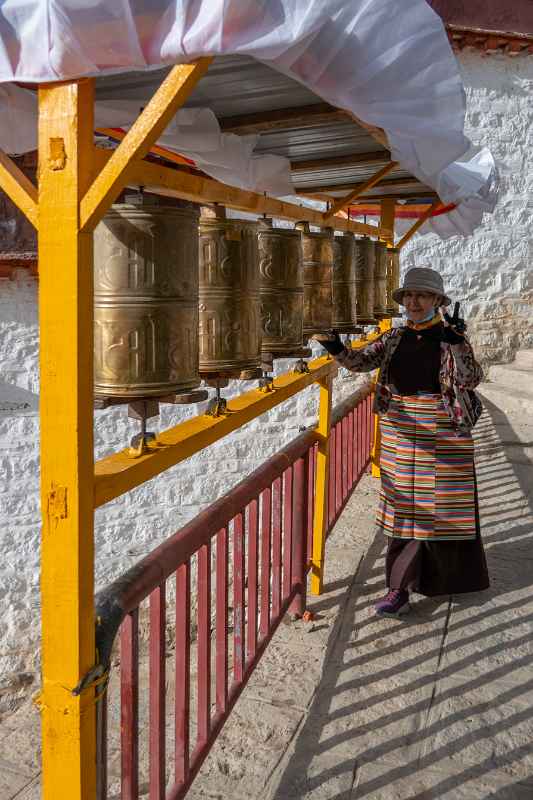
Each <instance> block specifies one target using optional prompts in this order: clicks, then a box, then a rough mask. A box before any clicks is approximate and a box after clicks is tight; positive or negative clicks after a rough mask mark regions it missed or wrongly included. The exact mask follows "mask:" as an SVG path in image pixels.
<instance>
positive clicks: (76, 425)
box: [0, 59, 394, 800]
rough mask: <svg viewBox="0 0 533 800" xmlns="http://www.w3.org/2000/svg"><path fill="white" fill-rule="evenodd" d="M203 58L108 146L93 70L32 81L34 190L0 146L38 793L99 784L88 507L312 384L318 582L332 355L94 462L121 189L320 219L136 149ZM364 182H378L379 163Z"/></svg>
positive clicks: (203, 64)
mask: <svg viewBox="0 0 533 800" xmlns="http://www.w3.org/2000/svg"><path fill="white" fill-rule="evenodd" d="M209 63H210V59H201V60H200V61H198V62H195V63H193V64H188V65H179V66H177V67H174V68H173V69H172V70H171V72H170V73H169V75H168V76H167V78H166V79H165V81H164V82H163V83H162V85H161V87H160V89H159V90H158V91H157V92H156V94H155V95H154V97H153V98H152V100H151V101H150V103H149V104H148V105H147V106H146V108H145V109H144V111H143V112H142V113H141V114H140V116H139V118H138V120H137V121H136V122H135V124H134V125H133V126H132V128H131V129H130V130H129V132H128V133H127V134H126V135H125V136H124V138H123V140H122V141H121V143H120V144H119V146H118V147H117V149H116V150H115V151H114V152H113V153H109V152H108V151H104V150H100V149H99V148H97V147H95V146H94V144H93V131H94V125H93V114H94V80H93V79H83V80H78V81H68V82H60V83H56V84H48V85H42V86H40V87H39V94H38V98H39V121H38V128H39V187H38V189H37V188H36V187H35V186H34V185H33V184H32V183H31V181H29V180H28V178H26V176H25V175H24V174H23V173H22V171H21V170H20V169H19V168H18V167H17V166H16V165H15V163H14V162H13V161H12V160H11V159H10V158H9V157H8V156H7V155H6V154H5V153H2V152H0V188H1V189H3V190H4V191H5V192H6V194H7V195H8V196H9V197H10V198H11V200H12V201H13V202H14V203H15V204H16V205H17V206H18V207H19V208H20V210H21V211H23V213H25V214H26V216H27V217H28V219H29V220H30V222H32V224H33V225H34V226H35V227H36V228H37V229H38V232H39V272H40V291H39V311H40V369H41V407H40V421H41V502H42V518H43V530H42V570H41V585H42V643H43V649H42V673H43V686H42V694H41V697H40V699H39V705H40V708H41V711H42V736H43V748H42V749H43V799H44V800H57V798H58V797H68V798H69V800H94V797H95V792H96V759H95V701H96V698H95V688H94V686H88V687H87V688H85V689H84V691H82V692H81V694H76V693H74V689H75V687H76V686H77V685H78V684H79V683H80V680H81V679H82V678H83V677H84V676H85V675H86V674H87V673H88V671H89V670H90V668H91V667H92V666H93V665H94V661H95V657H96V654H95V640H94V509H95V508H96V507H97V506H99V505H101V504H103V503H106V502H108V501H109V500H111V499H113V498H115V497H117V496H119V495H120V494H123V493H124V492H127V491H129V490H131V489H132V488H134V487H135V486H138V485H139V484H140V483H142V482H143V481H146V480H149V479H150V478H152V477H154V476H155V475H157V474H159V473H161V472H162V471H164V470H165V469H168V468H169V467H170V466H172V465H174V464H177V463H179V462H180V461H182V460H183V459H185V458H187V457H189V456H190V455H192V453H195V452H198V451H199V450H200V449H202V448H204V447H206V446H207V445H209V444H211V443H212V442H215V441H217V440H218V439H220V438H221V437H223V436H225V435H227V434H228V433H230V432H231V431H233V430H235V429H237V428H239V427H240V426H242V425H243V424H245V423H246V422H248V421H250V420H251V419H253V418H255V417H257V416H259V415H260V414H262V413H264V412H265V411H267V410H269V409H270V408H273V407H274V406H276V405H278V404H279V403H282V402H284V401H285V400H287V399H288V398H289V397H291V396H293V395H295V394H297V393H298V392H300V391H302V390H303V389H304V388H306V387H307V386H310V385H312V384H315V383H318V385H319V386H320V400H319V421H318V432H319V434H320V437H321V438H320V442H319V448H318V457H317V485H316V505H315V519H314V542H313V553H312V577H311V590H312V591H313V592H315V593H320V592H321V591H322V588H323V561H324V541H325V530H326V515H327V481H328V456H329V454H328V435H329V430H330V424H331V389H332V379H333V377H334V375H335V374H336V370H337V367H336V364H335V362H334V361H333V360H332V359H331V358H329V357H327V356H325V357H323V358H319V359H315V360H314V361H312V362H310V364H309V373H306V374H287V375H283V376H278V377H276V379H275V389H274V391H272V392H266V393H265V392H262V391H261V390H259V389H254V390H252V391H250V392H246V393H245V394H243V395H241V396H239V397H237V398H234V399H232V400H231V401H230V402H229V404H228V408H229V412H230V413H228V414H225V415H223V416H221V417H218V418H214V417H207V416H205V415H200V416H198V417H195V418H194V419H191V420H188V421H186V422H184V423H182V424H181V425H177V426H175V427H174V428H172V429H170V430H168V431H164V432H162V433H160V434H159V437H158V441H157V444H156V446H155V447H154V449H153V450H152V451H150V452H149V453H147V454H145V455H142V456H140V457H139V458H138V459H131V458H130V457H129V456H127V455H126V454H125V452H124V451H121V452H119V453H116V454H114V455H111V456H109V457H107V458H105V459H102V460H100V461H99V462H97V463H96V464H95V463H94V455H93V365H92V362H93V277H92V276H93V269H92V246H93V244H92V232H93V229H94V227H95V226H96V224H97V223H98V221H99V220H100V219H101V217H102V216H103V214H104V213H105V211H106V209H107V208H108V207H109V206H110V204H111V203H112V202H113V201H114V199H115V198H116V196H117V195H118V193H119V192H120V191H121V190H122V189H123V188H124V187H125V186H128V185H132V184H133V185H139V184H142V185H143V186H145V187H146V188H151V187H153V188H154V189H155V190H157V191H158V192H159V193H163V194H165V193H166V194H169V195H173V196H177V197H182V198H185V199H189V200H192V201H195V202H200V203H221V204H223V205H226V206H229V207H232V208H236V209H240V210H245V211H252V212H256V213H259V214H261V213H263V214H270V215H272V216H277V217H281V218H285V219H292V220H307V221H309V222H310V223H312V224H316V225H322V224H323V223H324V216H323V214H321V213H320V212H317V211H314V210H313V209H307V208H304V207H300V206H298V205H296V204H293V203H284V202H282V201H278V200H275V199H272V198H267V197H265V196H263V195H259V194H256V193H253V192H246V191H243V190H240V189H236V188H235V187H231V186H226V185H225V184H222V183H219V182H218V181H215V180H211V179H207V178H203V177H198V176H195V175H191V174H187V173H186V172H184V171H178V170H175V169H172V168H168V167H163V166H160V165H156V164H152V163H148V162H145V161H143V160H142V158H143V156H144V154H145V153H146V152H147V151H148V150H149V149H150V147H151V146H152V145H153V144H154V142H155V141H156V139H157V138H158V137H159V136H160V134H161V132H162V130H163V129H164V128H165V126H166V125H167V123H168V121H169V120H170V118H171V116H172V115H173V114H174V113H175V111H176V110H177V108H178V107H179V105H180V104H181V103H183V102H184V101H185V99H186V98H187V96H188V94H189V93H190V91H191V90H192V88H193V87H194V85H195V84H196V82H197V81H198V80H199V79H200V78H201V77H202V75H204V74H205V72H206V70H207V68H208V66H209ZM393 167H394V164H389V165H387V166H386V168H384V169H385V170H386V171H390V170H391V169H392V168H393ZM380 172H381V173H383V174H384V170H381V171H380ZM372 180H373V181H374V183H375V182H377V181H378V180H379V177H378V175H377V176H374V178H373V179H372ZM367 183H368V182H367ZM334 213H335V212H331V211H330V212H329V214H328V219H332V217H333V214H334ZM334 223H335V228H338V229H339V230H344V231H352V232H354V233H359V234H366V235H370V236H377V235H378V234H379V229H378V228H377V227H376V226H372V225H362V224H361V223H354V222H350V221H348V220H345V219H342V218H340V217H335V219H334ZM368 341H369V339H367V340H366V341H365V342H364V343H363V342H361V343H357V344H356V345H355V346H363V345H364V344H366V343H367V342H368Z"/></svg>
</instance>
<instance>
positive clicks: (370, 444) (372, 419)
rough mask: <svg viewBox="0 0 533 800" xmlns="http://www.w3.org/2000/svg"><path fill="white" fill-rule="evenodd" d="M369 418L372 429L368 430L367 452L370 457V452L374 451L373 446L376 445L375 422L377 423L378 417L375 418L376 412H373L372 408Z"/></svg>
mask: <svg viewBox="0 0 533 800" xmlns="http://www.w3.org/2000/svg"><path fill="white" fill-rule="evenodd" d="M368 418H369V422H370V425H369V428H370V430H369V431H368V447H367V451H366V452H367V453H368V454H369V457H370V453H371V452H372V447H373V445H374V428H375V424H376V418H375V416H374V414H372V412H371V411H370V410H369V414H368Z"/></svg>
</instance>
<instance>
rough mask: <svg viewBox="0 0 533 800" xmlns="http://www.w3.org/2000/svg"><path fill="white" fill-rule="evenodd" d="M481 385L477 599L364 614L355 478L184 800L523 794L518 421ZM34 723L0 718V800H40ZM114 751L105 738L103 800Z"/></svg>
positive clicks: (528, 761) (366, 507) (379, 570)
mask: <svg viewBox="0 0 533 800" xmlns="http://www.w3.org/2000/svg"><path fill="white" fill-rule="evenodd" d="M485 388H486V390H487V391H486V392H485V405H486V412H485V414H484V416H483V418H482V420H480V422H479V423H478V426H477V428H476V435H477V439H478V446H477V464H478V482H479V490H480V507H481V514H482V531H483V536H484V541H485V545H486V548H487V555H488V560H489V569H490V574H491V579H492V586H491V589H490V590H489V591H487V592H484V593H480V594H477V595H463V596H462V597H461V596H454V597H452V598H448V597H443V598H437V599H431V600H430V599H427V598H423V597H420V596H415V597H414V598H413V610H412V612H411V615H410V616H409V617H408V618H406V619H405V621H401V622H400V621H396V620H383V619H376V618H375V616H374V614H373V611H372V604H373V602H374V600H375V598H377V597H378V596H379V595H380V594H382V592H383V541H382V538H381V536H379V535H375V533H374V529H373V513H374V508H375V504H376V501H377V489H378V482H377V481H375V480H374V479H372V478H370V477H368V476H367V477H365V478H364V479H363V481H362V482H361V484H360V486H359V487H358V489H357V490H356V492H355V493H354V496H353V497H352V499H351V501H350V503H349V504H348V506H347V508H346V510H345V512H344V514H343V515H342V517H341V519H340V521H339V522H338V524H337V526H336V529H335V531H334V532H333V534H332V536H331V537H330V539H329V542H328V552H327V576H326V591H325V593H324V594H323V595H322V596H321V597H319V598H310V601H309V607H310V608H311V609H312V610H313V611H314V612H315V619H314V621H313V622H312V623H310V624H309V623H308V624H305V623H303V622H297V623H293V622H289V621H287V623H286V624H284V625H282V626H281V627H280V629H279V631H278V633H277V634H276V636H275V638H274V640H273V642H272V643H271V645H270V647H269V649H267V652H266V654H265V656H264V658H263V660H262V662H261V663H260V665H259V667H258V669H257V670H256V673H255V674H254V676H253V678H252V680H251V682H250V684H249V685H248V687H247V689H246V690H245V692H244V694H243V696H242V697H241V699H240V700H239V702H238V703H237V706H236V708H235V710H234V712H233V714H232V717H231V718H230V720H229V721H228V723H227V724H226V727H225V729H224V730H223V733H222V735H221V736H220V737H219V740H218V741H217V743H216V745H215V747H214V748H213V750H212V752H211V754H210V756H209V757H208V759H207V760H206V762H205V764H204V766H203V768H202V770H201V771H200V773H199V775H198V777H197V779H196V781H195V783H194V784H193V787H192V789H191V790H190V792H189V794H188V798H191V800H199V798H212V800H215V799H216V800H226V798H227V799H228V800H229V799H230V798H231V800H245V798H246V800H256V799H257V800H290V799H291V798H305V800H359V799H360V798H366V799H367V800H437V799H438V800H458V799H460V798H468V800H481V798H497V799H498V800H526V798H527V800H531V799H532V798H533V710H532V699H533V665H532V656H533V547H532V544H533V421H531V420H532V419H533V418H532V417H529V416H528V414H526V413H524V412H525V410H526V409H524V408H523V407H522V406H521V407H520V408H518V407H517V408H514V409H511V410H508V413H507V414H504V413H503V412H502V411H500V410H499V409H498V408H497V406H496V405H495V404H494V402H492V401H491V399H490V397H491V395H490V391H491V388H490V384H487V386H486V387H485ZM482 391H483V389H482ZM532 395H533V392H532ZM172 656H173V653H172V648H171V647H170V648H169V658H171V657H172ZM193 663H194V660H193ZM145 668H146V664H143V663H141V674H143V673H144V672H145ZM169 675H170V676H171V670H170V664H169ZM171 681H172V678H171V677H169V685H168V693H169V703H171V702H172V695H173V688H174V687H173V685H172V683H171ZM116 689H117V687H116V682H114V683H113V684H112V686H111V688H110V695H111V704H110V705H111V707H110V717H111V725H112V727H114V728H116V723H117V716H118V704H117V702H116V695H117V692H116ZM143 713H145V712H144V711H143V710H142V709H141V716H142V715H143ZM37 722H38V720H37V714H36V712H35V710H34V709H33V708H32V706H31V704H30V703H29V702H27V703H25V704H23V705H22V706H21V707H20V708H19V709H18V710H17V711H16V712H15V713H13V714H11V715H10V716H8V717H7V718H5V719H4V720H2V721H1V723H0V766H1V767H2V769H1V770H0V798H1V800H14V799H15V798H16V800H38V798H39V797H40V790H39V777H38V772H39V766H38V762H39V757H38V728H37ZM169 742H170V736H169ZM118 755H119V754H118V751H117V749H116V744H115V743H114V742H113V741H111V743H110V776H111V780H110V800H118V798H119V797H120V791H119V785H118ZM147 791H148V787H147V783H146V748H145V747H144V746H143V745H142V744H141V796H142V797H145V796H147ZM58 800H63V798H58ZM65 800H68V798H65Z"/></svg>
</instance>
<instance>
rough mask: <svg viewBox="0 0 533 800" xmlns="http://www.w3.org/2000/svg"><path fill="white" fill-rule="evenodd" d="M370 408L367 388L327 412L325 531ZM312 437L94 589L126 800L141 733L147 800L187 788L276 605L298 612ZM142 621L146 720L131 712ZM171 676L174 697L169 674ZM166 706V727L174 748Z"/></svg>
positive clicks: (132, 799)
mask: <svg viewBox="0 0 533 800" xmlns="http://www.w3.org/2000/svg"><path fill="white" fill-rule="evenodd" d="M371 419H372V413H371V397H370V394H369V391H368V390H363V391H362V392H358V393H357V394H356V395H354V396H353V397H352V398H350V400H348V401H346V402H345V403H343V404H342V405H341V406H339V408H337V409H336V410H335V412H334V414H333V424H332V429H331V447H332V456H333V457H332V458H331V462H330V463H331V465H332V467H331V472H330V482H329V508H330V513H329V515H328V521H329V524H328V530H330V529H331V528H332V526H333V525H334V524H335V521H336V520H337V518H338V516H339V514H340V513H341V511H342V509H343V507H344V505H345V503H346V501H347V499H348V497H349V496H350V494H351V492H352V491H353V488H354V487H355V486H356V484H357V482H358V480H359V478H360V476H361V475H362V473H363V471H364V470H365V469H366V467H367V465H368V461H369V455H370V448H371V441H372V429H371V427H372V423H371ZM317 441H318V434H317V433H316V431H314V430H309V431H306V432H305V433H303V434H301V435H300V436H299V437H298V438H297V439H295V440H294V441H293V442H291V443H290V444H289V445H288V446H287V447H285V448H284V449H283V450H281V451H280V452H279V453H277V454H276V455H274V456H273V457H272V458H270V459H269V460H268V461H267V462H266V463H265V464H263V465H262V466H261V467H259V469H257V470H256V471H255V472H253V473H252V474H251V475H250V476H249V477H248V478H246V479H245V480H243V481H242V482H241V483H240V484H238V485H237V486H236V487H235V488H234V489H232V490H231V491H230V492H228V493H227V494H226V495H225V496H224V497H222V498H221V499H220V500H218V501H217V502H216V503H214V504H213V505H212V506H210V507H209V508H207V509H206V510H205V511H203V512H202V513H201V514H199V515H198V516H197V517H196V518H195V519H194V520H192V521H191V522H190V523H188V524H187V525H185V527H183V528H182V529H181V530H180V531H178V532H177V533H176V534H175V535H174V536H172V537H171V538H170V539H168V540H167V541H166V542H164V543H163V544H162V545H160V546H159V547H158V548H156V549H155V550H154V551H153V552H152V553H151V554H150V555H148V556H147V557H146V558H145V559H143V560H142V561H141V562H140V563H139V564H138V565H137V566H136V567H134V568H132V569H131V570H129V571H128V572H127V573H126V574H125V575H124V576H123V577H122V578H120V579H119V580H117V581H115V582H114V583H113V584H111V586H109V587H108V588H107V589H106V590H104V592H101V593H100V595H99V596H98V608H97V620H98V624H97V641H98V645H99V654H100V658H101V660H102V662H103V663H104V664H105V663H106V662H107V663H108V662H109V661H110V658H111V646H112V642H113V638H114V634H115V633H116V631H117V630H118V628H119V626H120V783H121V798H122V800H137V798H138V797H139V765H140V759H139V753H140V745H139V737H140V735H143V736H145V739H146V742H145V743H143V746H142V751H141V752H142V753H143V754H144V753H146V752H147V753H148V766H147V769H144V771H145V772H146V775H145V780H147V781H148V785H149V797H150V800H165V798H167V800H178V798H182V797H184V796H185V794H186V792H187V790H188V788H189V786H190V785H191V783H192V781H193V779H194V777H195V775H196V773H197V772H198V770H199V768H200V766H201V764H202V762H203V760H204V759H205V757H206V755H207V754H208V752H209V750H210V748H211V746H212V744H213V742H214V741H215V739H216V737H217V735H218V733H219V732H220V730H221V728H222V726H223V724H224V722H225V721H226V719H227V717H228V715H229V714H230V712H231V709H232V707H233V705H234V704H235V702H236V700H237V699H238V697H239V695H240V694H241V692H242V690H243V688H244V686H245V685H246V683H247V681H248V679H249V678H250V675H251V673H252V672H253V670H254V668H255V666H256V665H257V663H258V661H259V659H260V657H261V655H262V653H263V652H264V650H265V648H266V647H267V645H268V643H269V641H270V639H271V638H272V636H273V634H274V633H275V631H276V629H277V627H278V625H279V623H280V621H281V620H282V618H283V616H284V615H285V614H286V613H287V611H290V612H291V613H293V614H295V615H301V614H302V613H303V611H304V609H305V598H306V581H307V579H306V573H307V570H308V568H309V566H310V557H311V552H312V551H311V545H312V535H313V526H312V522H313V510H314V502H315V496H314V472H315V452H316V444H317ZM213 577H214V584H215V585H214V587H213V586H212V582H213ZM173 578H174V579H175V582H174V580H172V579H173ZM171 590H173V591H175V615H174V618H173V620H172V623H171V627H172V628H173V632H174V639H175V658H174V663H173V675H172V680H169V675H167V672H166V670H167V662H168V661H169V660H170V659H168V658H167V655H166V630H167V628H168V626H169V620H168V618H167V617H168V611H169V609H167V607H166V606H167V603H166V600H167V596H168V594H169V593H170V591H171ZM230 592H231V595H232V602H231V607H230V600H229V597H230ZM146 600H147V601H148V609H145V608H144V601H146ZM194 621H196V637H195V638H194V635H193V634H194V625H193V622H194ZM144 627H147V629H148V633H147V644H146V646H147V649H148V677H147V680H146V682H147V687H146V692H145V694H144V697H145V703H144V704H145V705H147V706H148V719H147V724H146V723H144V722H143V723H142V724H141V723H140V721H139V719H140V686H141V683H142V681H140V675H139V651H140V647H141V646H142V645H143V637H142V635H141V634H142V632H143V630H144ZM141 629H142V630H141ZM213 641H214V652H212V650H213V648H212V644H213ZM193 655H194V656H195V662H194V661H193ZM194 666H196V671H194ZM194 672H195V673H196V674H194ZM172 683H173V684H174V692H173V694H174V696H173V698H170V697H169V694H171V693H169V692H168V691H167V689H168V686H167V684H168V685H171V684H172ZM170 700H172V704H170ZM106 703H107V697H106V696H105V695H104V697H103V699H102V700H101V701H100V702H99V704H98V707H99V714H98V730H99V742H98V762H99V770H98V779H99V790H98V791H99V798H100V800H104V799H105V798H106V797H107V762H108V754H107V750H106V744H107V712H106ZM169 717H170V718H171V721H172V717H173V732H174V735H173V738H174V742H173V754H172V755H171V756H170V757H169V755H168V750H167V742H166V735H167V731H168V726H167V722H168V718H169ZM145 728H147V735H145ZM172 763H173V766H174V770H173V775H172V777H171V776H170V775H169V771H170V770H169V764H172ZM143 766H144V764H143ZM169 786H170V788H167V787H169Z"/></svg>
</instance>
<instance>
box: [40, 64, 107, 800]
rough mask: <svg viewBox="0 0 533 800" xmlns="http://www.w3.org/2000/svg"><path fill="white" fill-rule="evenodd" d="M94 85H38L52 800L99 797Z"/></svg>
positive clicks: (45, 718)
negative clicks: (90, 229) (90, 679)
mask: <svg viewBox="0 0 533 800" xmlns="http://www.w3.org/2000/svg"><path fill="white" fill-rule="evenodd" d="M92 139H93V81H92V80H83V81H79V82H71V83H66V84H54V85H49V86H41V87H40V88H39V206H38V208H39V273H40V285H39V325H40V369H41V397H40V416H41V508H42V519H43V527H42V548H41V564H42V568H41V594H42V675H43V688H42V695H41V699H40V702H39V706H40V708H41V714H42V741H43V798H44V800H58V798H61V797H65V798H67V797H68V799H69V800H94V797H95V791H96V783H95V707H94V691H93V690H87V691H86V692H84V693H83V694H82V695H81V696H80V697H74V696H73V695H72V689H73V688H74V687H75V686H76V684H77V683H78V681H79V680H80V678H81V677H82V676H83V675H84V674H85V672H86V671H87V670H88V669H89V668H90V667H91V666H93V664H94V658H95V651H94V598H93V516H94V514H93V494H92V491H91V489H92V482H93V471H94V463H93V407H92V404H93V385H92V384H93V286H92V275H93V270H92V234H91V233H80V230H79V214H78V210H79V201H80V199H81V197H82V196H83V194H84V193H85V191H86V190H87V186H88V185H89V182H90V178H91V174H92V167H91V164H90V163H89V159H90V157H91V154H92V152H93V143H92Z"/></svg>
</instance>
